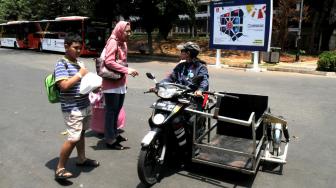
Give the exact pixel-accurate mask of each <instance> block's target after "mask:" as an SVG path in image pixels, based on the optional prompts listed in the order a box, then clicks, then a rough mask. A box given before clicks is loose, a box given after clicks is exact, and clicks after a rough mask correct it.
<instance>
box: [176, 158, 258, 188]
mask: <svg viewBox="0 0 336 188" xmlns="http://www.w3.org/2000/svg"><path fill="white" fill-rule="evenodd" d="M177 174H179V175H181V176H185V177H189V178H193V179H196V180H199V181H202V182H206V183H209V184H212V185H216V186H218V187H228V186H229V187H231V186H233V187H237V186H239V187H252V185H253V182H254V179H255V175H247V174H243V173H241V172H237V171H232V170H226V169H222V168H218V167H213V166H208V165H202V164H196V163H192V164H191V165H190V166H188V168H187V169H182V170H180V171H179V172H177Z"/></svg>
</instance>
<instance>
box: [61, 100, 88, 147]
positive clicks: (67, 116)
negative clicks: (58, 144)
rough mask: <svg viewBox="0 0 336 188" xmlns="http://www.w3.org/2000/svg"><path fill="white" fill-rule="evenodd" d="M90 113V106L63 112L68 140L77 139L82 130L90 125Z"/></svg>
mask: <svg viewBox="0 0 336 188" xmlns="http://www.w3.org/2000/svg"><path fill="white" fill-rule="evenodd" d="M91 115H92V112H91V106H89V107H87V108H84V109H81V110H73V111H71V112H63V118H64V122H65V125H66V127H67V129H66V131H67V134H68V140H69V141H78V140H79V139H80V136H81V133H82V131H83V130H87V129H88V128H89V126H90V121H91Z"/></svg>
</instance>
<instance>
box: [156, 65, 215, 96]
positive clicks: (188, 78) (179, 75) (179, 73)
mask: <svg viewBox="0 0 336 188" xmlns="http://www.w3.org/2000/svg"><path fill="white" fill-rule="evenodd" d="M195 76H200V77H202V79H200V81H199V82H198V83H196V84H195V83H194V84H193V83H192V79H193V78H194V77H195ZM163 82H169V83H177V84H182V85H185V86H189V87H190V88H193V89H194V90H197V89H199V90H201V91H207V90H208V89H209V73H208V69H207V67H206V65H205V63H204V62H202V61H201V60H199V59H194V60H193V61H191V62H183V63H179V64H178V65H176V67H175V68H174V69H173V72H172V73H171V74H170V75H169V76H168V77H167V78H165V79H163V80H162V81H161V83H163Z"/></svg>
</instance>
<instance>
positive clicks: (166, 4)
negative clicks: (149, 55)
mask: <svg viewBox="0 0 336 188" xmlns="http://www.w3.org/2000/svg"><path fill="white" fill-rule="evenodd" d="M190 2H192V1H189V0H169V1H168V0H162V1H161V2H160V3H159V4H158V8H159V20H160V21H159V22H158V28H159V32H160V36H161V37H162V38H164V39H165V40H167V37H168V34H169V32H170V31H171V29H172V27H173V25H174V23H175V22H177V21H178V20H179V15H180V14H190V11H189V10H190V9H191V10H194V4H192V3H190ZM194 16H195V15H194Z"/></svg>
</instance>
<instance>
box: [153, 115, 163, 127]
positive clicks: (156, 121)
mask: <svg viewBox="0 0 336 188" xmlns="http://www.w3.org/2000/svg"><path fill="white" fill-rule="evenodd" d="M164 120H165V116H164V115H163V114H155V115H154V117H153V123H154V124H156V125H160V124H162V123H163V122H164Z"/></svg>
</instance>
